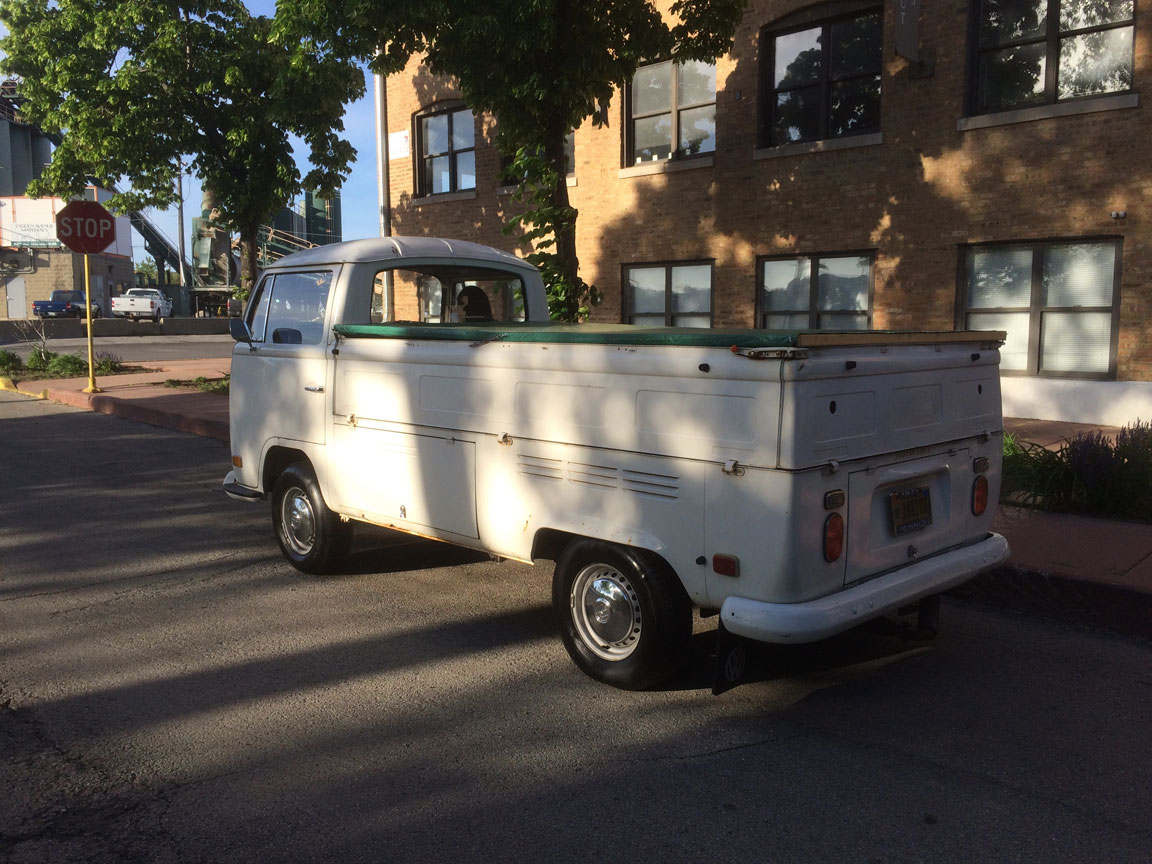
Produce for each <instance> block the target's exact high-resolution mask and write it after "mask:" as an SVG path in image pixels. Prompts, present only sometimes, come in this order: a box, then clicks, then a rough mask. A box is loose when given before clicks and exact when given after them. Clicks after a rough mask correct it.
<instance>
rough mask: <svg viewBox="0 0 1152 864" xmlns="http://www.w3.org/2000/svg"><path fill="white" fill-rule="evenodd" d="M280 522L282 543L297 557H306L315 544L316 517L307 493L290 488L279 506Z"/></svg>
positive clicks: (296, 488) (297, 488)
mask: <svg viewBox="0 0 1152 864" xmlns="http://www.w3.org/2000/svg"><path fill="white" fill-rule="evenodd" d="M280 508H281V509H280V522H281V524H282V525H283V530H282V533H283V535H284V542H285V543H287V544H288V546H289V547H290V548H291V549H292V551H293V552H295V553H296V554H298V555H307V554H308V553H309V552H311V551H312V545H313V544H314V543H315V542H316V516H315V514H314V513H313V512H312V502H311V501H309V500H308V495H307V493H306V492H305V491H304V490H303V489H300V488H299V487H295V486H294V487H292V488H291V489H289V490H288V492H287V494H285V496H284V498H283V500H282V502H281V504H280Z"/></svg>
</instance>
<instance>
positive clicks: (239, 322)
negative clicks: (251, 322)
mask: <svg viewBox="0 0 1152 864" xmlns="http://www.w3.org/2000/svg"><path fill="white" fill-rule="evenodd" d="M228 332H229V334H231V336H232V338H233V339H235V340H236V341H237V342H245V343H247V344H248V345H251V344H252V331H251V330H249V329H248V322H247V321H245V320H244V319H243V318H229V319H228Z"/></svg>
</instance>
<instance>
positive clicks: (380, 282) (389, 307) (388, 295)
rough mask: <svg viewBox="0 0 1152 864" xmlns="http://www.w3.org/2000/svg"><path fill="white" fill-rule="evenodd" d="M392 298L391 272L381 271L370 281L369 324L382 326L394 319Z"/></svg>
mask: <svg viewBox="0 0 1152 864" xmlns="http://www.w3.org/2000/svg"><path fill="white" fill-rule="evenodd" d="M392 297H393V292H392V271H390V270H381V271H380V272H379V273H377V274H376V276H375V278H373V280H372V305H371V307H370V309H369V311H368V320H369V321H370V322H371V323H373V324H383V323H384V322H385V321H392V320H393V319H394V318H395V314H396V313H395V311H394V310H395V306H394V305H393V303H392Z"/></svg>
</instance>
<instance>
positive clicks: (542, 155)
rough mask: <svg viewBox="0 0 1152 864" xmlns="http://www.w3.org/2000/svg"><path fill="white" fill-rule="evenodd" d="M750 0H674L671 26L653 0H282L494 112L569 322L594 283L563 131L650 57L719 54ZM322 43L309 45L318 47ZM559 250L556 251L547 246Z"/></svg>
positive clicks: (293, 15) (354, 54) (380, 63)
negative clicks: (417, 61) (582, 259)
mask: <svg viewBox="0 0 1152 864" xmlns="http://www.w3.org/2000/svg"><path fill="white" fill-rule="evenodd" d="M744 5H745V0H676V2H674V3H673V4H672V6H671V13H672V18H671V21H672V23H667V22H666V21H665V20H664V19H663V18H662V16H661V15H660V12H659V11H658V9H657V7H656V5H655V3H653V2H651V0H362V2H358V3H345V2H342V0H281V2H280V5H279V7H278V10H277V26H278V28H279V32H280V33H281V38H282V40H283V41H285V42H290V41H292V40H294V39H297V38H299V37H301V36H309V37H311V39H313V40H315V45H322V46H323V47H324V49H325V50H326V51H328V52H331V53H332V54H333V55H335V56H339V57H344V58H358V59H362V60H364V61H367V62H369V63H370V65H371V67H372V69H373V70H374V71H377V72H382V73H391V72H396V71H399V70H400V69H402V68H403V67H404V65H405V64H406V63H407V62H408V60H409V58H410V57H411V56H412V55H413V54H414V53H417V52H419V51H424V52H425V63H426V64H427V66H428V67H429V69H430V70H431V71H432V72H434V73H436V74H439V75H445V76H451V77H454V78H455V79H456V80H457V81H458V82H459V86H460V90H461V92H462V95H463V97H464V99H465V101H466V102H467V103H468V104H469V106H470V107H471V108H472V109H473V110H474V111H484V112H488V113H490V114H492V115H493V116H495V117H496V118H497V130H498V131H497V135H498V143H499V145H500V147H501V149H503V150H504V151H505V152H509V153H516V154H517V158H516V163H515V165H514V168H513V170H515V171H517V176H520V177H524V184H525V187H526V188H525V200H527V201H528V204H529V210H528V212H527V213H525V214H524V215H523V216H521V217H518V222H517V224H519V225H522V226H523V227H524V228H526V229H527V233H526V237H527V238H528V239H530V240H532V241H534V242H535V243H536V244H537V246H536V248H537V250H538V254H537V256H536V262H537V263H543V264H545V266H544V267H543V268H542V269H543V270H544V273H545V276H546V277H547V279H548V282H549V293H550V301H551V304H552V310H553V315H554V317H561V318H564V319H566V320H573V319H574V318H575V317H576V314H577V312H578V310H579V309H580V308H581V305H582V300H583V299H584V298H585V297H586V295H587V292H588V286H586V285H584V283H583V282H582V281H581V280H580V277H579V263H578V260H577V257H576V218H577V212H576V210H575V209H574V208H572V207H571V205H570V203H569V200H568V185H567V183H566V182H565V176H566V170H565V156H564V139H565V137H566V136H567V135H568V133H569V132H571V131H572V130H573V129H575V128H576V127H577V126H579V125H580V124H581V123H583V122H584V121H585V120H586V119H587V118H589V117H591V118H593V121H594V122H595V123H596V124H597V125H602V124H604V123H606V122H607V113H606V108H607V106H608V104H609V102H610V100H611V98H612V95H613V92H614V90H615V88H617V87H623V86H625V85H626V84H627V83H628V81H630V80H631V78H632V76H633V74H634V73H635V72H636V68H637V66H638V65H639V64H640V63H641V62H643V61H645V60H654V59H658V58H660V59H663V58H668V57H671V58H673V59H704V60H712V59H715V58H716V57H718V56H720V55H722V54H725V53H727V51H728V50H729V48H730V47H731V39H732V35H733V33H734V32H735V30H736V26H737V25H738V24H739V22H740V16H741V14H742V13H743V10H744ZM315 45H312V46H308V45H307V43H306V47H311V48H312V50H315ZM549 249H552V250H554V251H551V252H550V251H549Z"/></svg>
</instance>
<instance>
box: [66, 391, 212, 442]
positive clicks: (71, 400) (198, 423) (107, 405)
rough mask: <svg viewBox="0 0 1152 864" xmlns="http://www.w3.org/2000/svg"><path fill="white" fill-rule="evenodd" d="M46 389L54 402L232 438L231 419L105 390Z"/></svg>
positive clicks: (183, 429)
mask: <svg viewBox="0 0 1152 864" xmlns="http://www.w3.org/2000/svg"><path fill="white" fill-rule="evenodd" d="M46 393H47V397H48V398H49V399H51V400H52V401H53V402H59V403H61V404H63V405H71V406H72V407H73V408H82V409H85V410H88V411H95V412H96V413H98V414H109V415H112V416H115V417H123V418H124V419H125V420H135V421H136V422H138V423H147V424H148V425H149V426H159V427H161V428H163V429H175V430H176V431H177V432H188V433H189V434H192V435H199V436H200V437H202V438H213V439H215V440H217V441H223V442H224V443H228V440H229V434H228V423H226V422H224V421H222V420H209V419H206V418H203V417H196V416H193V415H190V414H177V413H174V412H171V411H163V410H161V409H158V408H152V407H149V406H148V405H146V404H143V403H141V402H135V401H132V400H129V399H118V398H117V397H115V396H108V395H106V394H103V393H83V392H77V391H75V390H48V391H46Z"/></svg>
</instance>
